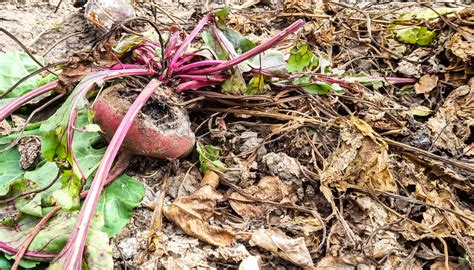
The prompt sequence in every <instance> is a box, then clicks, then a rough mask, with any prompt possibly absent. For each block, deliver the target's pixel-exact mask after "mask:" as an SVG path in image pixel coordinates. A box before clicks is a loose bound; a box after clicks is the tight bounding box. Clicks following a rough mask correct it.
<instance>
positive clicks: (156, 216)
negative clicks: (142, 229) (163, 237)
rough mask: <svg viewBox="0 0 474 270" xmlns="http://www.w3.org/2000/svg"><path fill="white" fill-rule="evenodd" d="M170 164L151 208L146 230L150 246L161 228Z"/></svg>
mask: <svg viewBox="0 0 474 270" xmlns="http://www.w3.org/2000/svg"><path fill="white" fill-rule="evenodd" d="M170 170H171V166H168V170H167V171H166V173H165V175H164V177H163V183H162V185H161V193H160V195H159V196H158V197H157V198H156V201H155V209H154V210H153V215H152V216H151V224H150V225H151V226H150V229H149V230H150V231H149V232H148V233H149V234H148V246H149V247H150V246H151V244H152V243H153V240H154V236H155V235H156V232H157V231H158V230H161V229H162V228H163V205H164V204H165V197H166V190H167V189H168V180H169V176H170Z"/></svg>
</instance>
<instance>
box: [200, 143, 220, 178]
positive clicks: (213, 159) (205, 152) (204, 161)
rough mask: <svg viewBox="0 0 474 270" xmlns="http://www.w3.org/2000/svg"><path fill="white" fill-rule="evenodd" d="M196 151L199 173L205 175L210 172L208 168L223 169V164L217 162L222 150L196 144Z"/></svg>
mask: <svg viewBox="0 0 474 270" xmlns="http://www.w3.org/2000/svg"><path fill="white" fill-rule="evenodd" d="M196 150H197V152H198V154H199V162H200V169H201V172H203V173H205V172H207V171H208V170H210V168H209V166H213V167H216V168H218V169H225V164H224V163H222V162H221V161H220V160H219V157H220V156H219V154H220V151H221V150H222V149H221V148H220V147H217V146H213V145H201V144H198V145H197V148H196Z"/></svg>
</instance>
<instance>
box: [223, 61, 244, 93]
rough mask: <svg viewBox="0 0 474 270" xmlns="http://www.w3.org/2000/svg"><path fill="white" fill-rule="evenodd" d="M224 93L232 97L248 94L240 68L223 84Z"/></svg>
mask: <svg viewBox="0 0 474 270" xmlns="http://www.w3.org/2000/svg"><path fill="white" fill-rule="evenodd" d="M222 92H223V93H227V94H232V95H241V94H243V93H245V92H247V84H246V83H245V80H244V77H242V72H240V70H239V68H238V67H237V68H235V69H234V73H232V76H230V78H229V79H227V80H226V81H225V82H224V83H223V84H222Z"/></svg>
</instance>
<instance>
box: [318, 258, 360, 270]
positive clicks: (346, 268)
mask: <svg viewBox="0 0 474 270" xmlns="http://www.w3.org/2000/svg"><path fill="white" fill-rule="evenodd" d="M336 269H338V270H353V269H354V265H351V264H347V263H345V262H344V261H343V260H342V259H341V258H339V257H334V256H326V257H324V258H322V259H321V260H320V261H319V262H318V264H317V265H316V270H336Z"/></svg>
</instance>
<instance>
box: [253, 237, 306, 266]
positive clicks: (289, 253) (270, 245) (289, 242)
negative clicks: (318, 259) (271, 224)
mask: <svg viewBox="0 0 474 270" xmlns="http://www.w3.org/2000/svg"><path fill="white" fill-rule="evenodd" d="M250 244H251V245H256V246H259V247H261V248H263V249H266V250H268V251H270V252H272V253H273V254H275V255H278V256H279V257H281V258H282V259H285V260H287V261H289V262H292V263H294V264H296V265H298V266H300V267H303V268H312V267H314V265H313V260H312V259H311V255H310V254H309V251H308V248H307V247H306V243H305V241H304V238H303V237H299V238H295V239H292V238H290V237H288V236H287V235H285V233H283V232H282V231H280V230H278V229H275V228H270V229H259V230H257V231H255V232H254V233H253V234H252V239H250Z"/></svg>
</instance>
